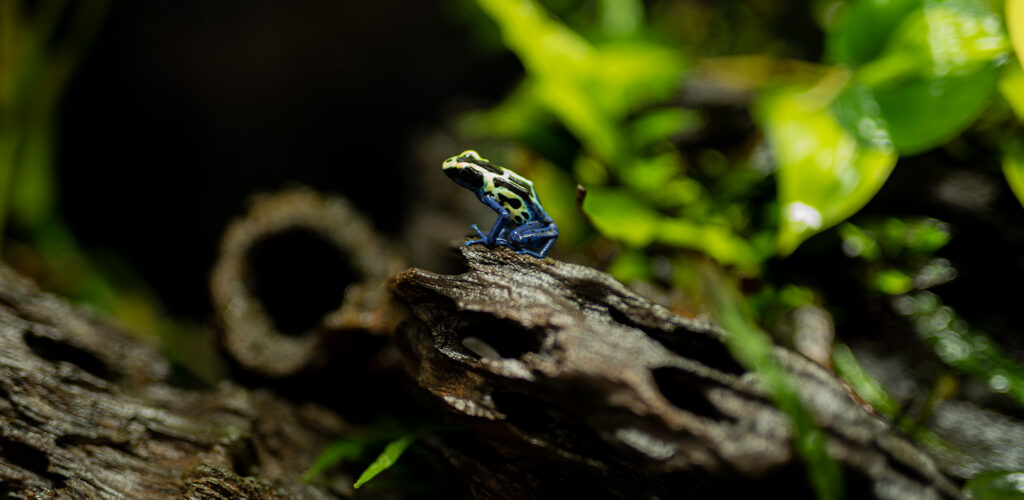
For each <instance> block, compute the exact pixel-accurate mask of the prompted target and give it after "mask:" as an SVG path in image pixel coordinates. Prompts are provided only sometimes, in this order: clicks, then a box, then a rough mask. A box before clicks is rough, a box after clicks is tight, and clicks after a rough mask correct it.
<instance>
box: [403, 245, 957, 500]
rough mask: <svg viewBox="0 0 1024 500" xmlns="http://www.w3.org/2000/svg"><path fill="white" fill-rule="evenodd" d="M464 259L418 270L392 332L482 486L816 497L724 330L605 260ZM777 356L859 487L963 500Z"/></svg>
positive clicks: (802, 364)
mask: <svg viewBox="0 0 1024 500" xmlns="http://www.w3.org/2000/svg"><path fill="white" fill-rule="evenodd" d="M462 252H463V254H464V256H465V258H466V259H467V261H468V265H469V269H470V270H469V272H467V273H465V274H460V275H454V276H449V275H438V274H434V273H431V272H427V271H423V270H420V269H415V268H413V269H409V270H407V271H404V272H403V273H402V274H400V275H399V276H398V277H397V278H396V279H395V281H394V282H393V287H394V290H395V291H396V293H397V294H398V295H399V296H400V297H401V298H402V299H404V300H405V301H406V302H407V303H408V304H409V306H410V307H411V308H412V311H413V314H414V316H415V319H414V320H410V321H408V322H406V323H403V325H402V326H400V327H399V331H398V333H397V335H396V340H397V341H398V342H399V343H400V344H401V345H402V348H403V350H404V352H405V353H406V356H407V358H408V360H409V362H408V364H409V368H410V370H411V372H412V376H413V378H415V379H416V380H417V381H418V382H419V384H420V385H421V386H423V387H424V388H426V389H427V390H428V391H430V393H432V394H433V395H434V396H436V397H437V398H438V402H439V403H440V404H443V405H446V406H447V407H448V408H449V410H450V411H451V412H453V413H454V414H456V415H459V416H461V418H462V419H463V420H464V421H465V422H467V423H469V424H470V425H473V426H474V428H475V429H476V430H477V439H476V443H487V445H486V449H487V450H488V451H487V452H486V453H482V452H479V451H476V452H468V451H464V450H466V449H467V448H465V447H464V446H463V445H462V444H460V443H458V442H455V441H452V440H448V441H445V440H441V441H439V442H438V443H437V446H438V447H439V448H440V449H442V450H445V452H444V453H445V456H446V457H448V458H449V460H450V461H451V463H452V465H453V466H454V467H456V468H459V469H460V470H463V471H464V473H465V474H466V476H467V477H469V478H471V479H470V480H471V481H475V479H473V478H476V477H480V476H486V477H506V476H507V477H516V478H519V479H518V480H519V481H520V482H526V484H531V485H532V486H531V489H530V491H532V492H533V494H534V495H535V496H536V497H539V498H545V497H551V496H558V495H561V494H562V493H565V492H566V488H567V486H566V485H569V484H571V485H575V486H574V488H576V487H579V488H583V490H579V489H576V491H575V493H576V494H581V492H583V493H584V494H582V496H586V494H585V493H586V492H590V493H593V494H595V495H600V494H602V492H605V494H607V492H613V493H616V492H617V493H618V494H621V495H624V496H640V495H655V496H665V495H669V496H671V495H678V494H679V493H680V492H686V493H685V494H686V495H687V496H690V497H693V498H712V497H727V498H757V497H761V496H763V492H764V491H774V492H779V493H783V494H784V496H786V497H787V498H809V497H813V492H812V490H811V488H810V486H809V482H808V480H807V477H806V469H805V468H804V466H803V464H802V463H801V462H800V459H799V457H798V456H797V455H796V453H795V452H794V449H793V433H792V429H791V427H790V424H789V421H788V419H787V418H786V417H785V415H784V414H782V413H781V412H780V411H779V410H778V409H777V408H775V406H773V405H772V404H771V402H770V399H769V398H768V395H767V394H766V392H765V389H764V386H763V384H761V383H760V381H759V380H758V377H757V375H756V374H754V373H750V372H747V371H746V370H744V369H743V368H742V367H741V366H740V365H739V364H738V363H737V362H736V361H734V360H733V358H732V356H731V355H730V353H729V351H728V350H727V349H726V347H725V345H724V344H723V333H722V332H721V331H720V330H719V329H718V328H717V327H716V326H715V325H712V324H708V323H702V322H698V321H694V320H690V319H687V318H683V317H681V316H678V315H676V314H674V313H672V312H671V311H669V310H668V309H666V308H663V307H661V306H658V305H655V304H652V303H650V302H648V301H647V300H645V299H643V298H641V297H639V296H638V295H636V294H634V293H632V292H630V291H629V290H628V289H626V288H625V287H624V286H623V285H622V284H621V283H619V282H617V281H616V280H614V279H613V278H612V277H610V276H608V275H607V274H604V273H602V272H600V271H597V270H595V269H591V268H587V267H583V266H578V265H573V264H568V263H564V262H559V261H556V260H553V259H535V258H532V257H528V256H521V255H516V254H514V253H513V252H511V251H508V250H506V249H503V248H500V249H494V250H489V249H487V248H484V247H483V246H481V245H474V246H470V247H465V248H463V250H462ZM775 356H776V358H777V359H778V361H779V362H780V363H781V364H782V366H783V367H784V368H785V369H786V370H787V371H788V372H789V373H790V375H791V376H792V380H793V382H794V386H795V388H796V389H797V391H798V393H799V396H800V398H801V400H802V401H803V403H804V405H805V406H806V408H807V410H808V411H809V412H810V413H811V414H812V415H813V417H814V420H815V422H816V423H817V425H819V426H820V427H821V428H822V429H823V430H824V431H825V432H826V435H827V439H828V443H827V449H828V452H829V454H830V455H831V456H832V457H834V458H835V459H836V460H837V461H838V462H839V463H840V464H841V465H842V467H843V469H844V472H845V474H844V475H845V481H846V483H845V484H846V490H847V494H848V495H849V496H848V497H849V498H886V499H894V500H895V499H901V500H902V499H934V498H958V497H959V492H958V488H957V487H956V486H955V485H954V484H953V483H952V482H951V481H950V480H948V479H947V478H946V477H945V476H944V475H943V474H942V472H940V470H939V469H938V468H937V467H936V465H935V463H934V462H933V461H932V459H931V458H929V456H928V455H927V454H925V453H923V452H922V451H920V450H919V449H917V448H916V447H915V446H914V445H913V444H912V443H910V442H909V441H907V440H905V439H904V438H902V437H900V436H899V435H898V434H897V433H896V432H894V431H893V429H892V428H891V427H890V426H889V425H887V424H886V423H885V422H884V421H882V420H880V419H879V418H877V417H876V416H873V415H871V414H870V413H869V412H868V411H866V410H865V409H864V408H862V407H861V406H860V405H858V404H857V403H856V402H855V401H854V400H853V399H851V397H850V395H849V394H848V393H847V391H846V389H844V387H843V385H842V384H841V383H840V381H839V380H838V379H836V378H835V377H834V376H833V375H832V374H830V373H829V372H828V371H826V370H825V369H823V368H822V367H820V366H818V365H817V364H815V363H814V362H812V361H810V360H808V359H807V358H805V357H803V356H800V355H798V354H796V353H794V352H792V351H789V350H786V349H783V348H776V350H775ZM476 446H479V444H477V445H476ZM477 450H479V448H477ZM513 459H514V460H513ZM481 471H488V473H487V474H483V473H481ZM472 489H474V491H487V492H488V493H487V495H486V496H487V497H490V498H511V497H513V496H516V494H515V493H509V494H507V495H503V494H502V492H501V491H500V490H498V491H495V490H491V489H489V487H488V485H487V484H486V483H483V482H482V483H480V484H478V485H477V486H476V487H475V488H472ZM510 491H511V490H510Z"/></svg>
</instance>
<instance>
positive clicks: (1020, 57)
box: [1006, 0, 1024, 66]
mask: <svg viewBox="0 0 1024 500" xmlns="http://www.w3.org/2000/svg"><path fill="white" fill-rule="evenodd" d="M1006 26H1007V28H1008V29H1009V31H1010V38H1011V39H1012V40H1013V49H1014V50H1015V51H1017V61H1018V62H1020V64H1021V66H1024V0H1006Z"/></svg>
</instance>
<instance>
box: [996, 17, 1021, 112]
mask: <svg viewBox="0 0 1024 500" xmlns="http://www.w3.org/2000/svg"><path fill="white" fill-rule="evenodd" d="M1022 1H1024V0H1022ZM998 85H999V93H1000V94H1002V95H1003V99H1006V102H1007V103H1008V104H1009V105H1010V109H1012V110H1013V114H1015V115H1017V120H1020V121H1021V122H1024V71H1022V70H1021V67H1020V64H1019V63H1017V61H1014V62H1012V63H1010V64H1007V65H1006V67H1005V68H1004V69H1003V74H1002V75H1001V76H1000V77H999V84H998Z"/></svg>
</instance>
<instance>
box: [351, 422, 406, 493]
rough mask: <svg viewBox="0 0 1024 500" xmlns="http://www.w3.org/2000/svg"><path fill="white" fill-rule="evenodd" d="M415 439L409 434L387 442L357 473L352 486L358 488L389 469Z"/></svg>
mask: <svg viewBox="0 0 1024 500" xmlns="http://www.w3.org/2000/svg"><path fill="white" fill-rule="evenodd" d="M415 440H416V435H415V434H409V435H407V436H402V437H400V438H398V439H396V440H394V441H392V442H390V443H388V445H387V446H385V447H384V451H382V452H381V454H380V455H379V456H377V458H376V459H375V460H374V461H373V463H371V464H370V466H369V467H367V468H366V470H364V471H363V473H362V474H360V475H359V479H356V482H355V484H353V485H352V487H353V488H356V489H358V488H359V487H360V486H362V485H364V484H366V483H367V481H369V480H371V479H373V478H374V477H377V474H380V473H381V472H384V471H386V470H388V469H390V468H391V466H392V465H395V462H396V461H397V460H398V458H399V457H401V456H402V454H403V453H405V450H406V449H407V448H409V445H411V444H412V442H413V441H415Z"/></svg>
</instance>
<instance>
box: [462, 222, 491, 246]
mask: <svg viewBox="0 0 1024 500" xmlns="http://www.w3.org/2000/svg"><path fill="white" fill-rule="evenodd" d="M469 227H470V228H472V229H473V230H474V231H476V234H478V235H480V237H481V238H483V239H484V240H485V241H486V240H487V235H486V234H484V233H483V231H481V230H480V228H478V227H476V224H473V225H471V226H469ZM473 243H479V240H477V241H474V242H473ZM468 244H469V243H467V245H468Z"/></svg>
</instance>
